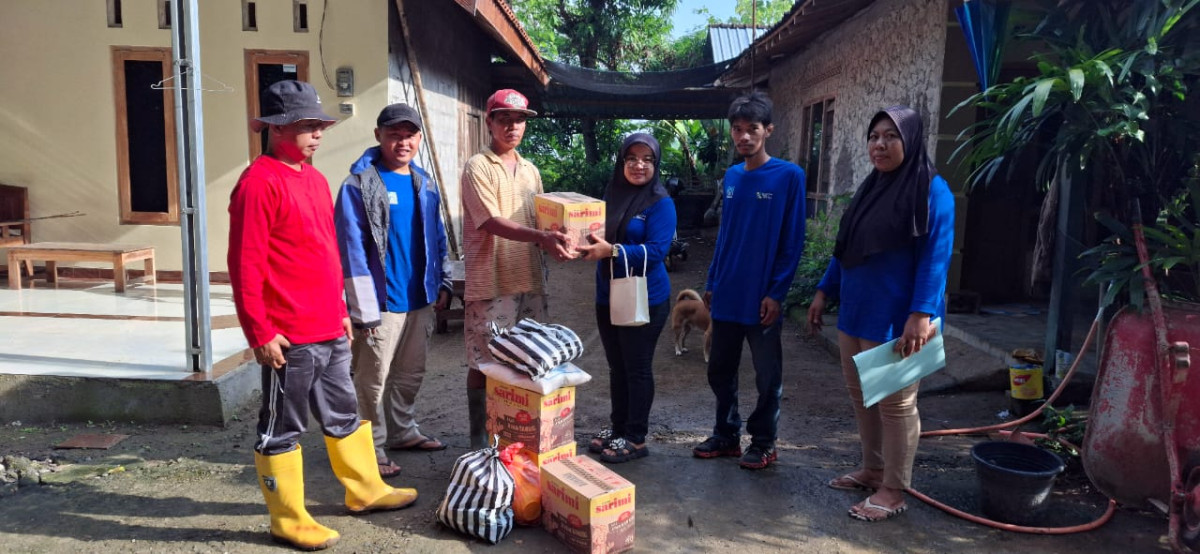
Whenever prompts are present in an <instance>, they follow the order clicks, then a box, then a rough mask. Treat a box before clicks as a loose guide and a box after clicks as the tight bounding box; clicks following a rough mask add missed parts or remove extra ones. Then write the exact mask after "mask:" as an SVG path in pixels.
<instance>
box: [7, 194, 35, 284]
mask: <svg viewBox="0 0 1200 554" xmlns="http://www.w3.org/2000/svg"><path fill="white" fill-rule="evenodd" d="M29 223H30V221H29V190H28V189H26V188H25V187H15V186H12V185H0V248H8V247H9V246H13V245H18V244H29V243H30V242H33V238H32V237H33V234H32V233H31V232H30V231H31V228H32V226H31V225H30V224H29ZM25 268H26V269H27V270H29V276H30V277H33V262H28V261H27V262H25ZM14 271H15V272H18V273H19V272H20V271H21V268H20V267H13V266H12V264H9V266H8V272H9V273H12V272H14Z"/></svg>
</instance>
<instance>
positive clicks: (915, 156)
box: [833, 106, 937, 267]
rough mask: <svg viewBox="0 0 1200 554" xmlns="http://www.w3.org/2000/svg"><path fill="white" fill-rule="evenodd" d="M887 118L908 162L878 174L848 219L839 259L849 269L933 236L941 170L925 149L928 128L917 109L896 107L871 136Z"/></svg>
mask: <svg viewBox="0 0 1200 554" xmlns="http://www.w3.org/2000/svg"><path fill="white" fill-rule="evenodd" d="M885 117H887V118H891V120H892V122H893V123H895V124H896V129H898V130H899V131H900V138H901V141H902V142H903V144H904V161H903V162H902V163H901V164H900V167H897V168H896V169H895V170H892V171H890V172H888V173H883V172H881V171H879V170H878V169H872V170H871V174H870V175H867V178H866V179H863V182H862V184H861V185H859V186H858V191H857V192H855V193H854V198H853V199H851V200H850V205H849V206H848V207H847V208H846V213H844V214H842V222H841V226H840V227H839V228H838V235H837V244H836V245H835V246H834V249H833V255H834V256H835V257H837V259H838V262H839V263H841V264H842V266H844V267H854V266H857V265H860V264H862V263H863V262H864V261H866V259H867V257H868V256H871V255H872V254H878V253H879V252H884V251H886V250H893V249H897V248H905V247H908V246H911V245H912V244H913V242H914V241H915V240H916V239H917V238H918V237H922V236H925V235H927V234H929V183H930V181H932V180H933V177H934V176H935V175H937V169H936V168H934V167H933V162H932V161H931V160H930V159H929V153H928V152H926V150H925V125H924V124H923V123H922V122H921V116H920V114H918V113H917V112H916V111H915V110H913V109H912V108H909V107H908V106H892V107H890V108H887V109H885V110H883V111H881V112H878V113H876V114H875V117H872V118H871V125H870V126H868V127H867V136H870V134H871V129H874V128H875V124H876V123H879V120H881V119H883V118H885Z"/></svg>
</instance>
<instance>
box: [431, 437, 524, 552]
mask: <svg viewBox="0 0 1200 554" xmlns="http://www.w3.org/2000/svg"><path fill="white" fill-rule="evenodd" d="M492 441H493V442H492V446H489V447H487V448H483V449H481V450H476V451H474V452H468V453H466V454H463V455H462V456H460V457H459V458H458V460H456V461H455V462H454V469H452V470H451V472H450V485H449V486H448V487H447V488H446V496H445V497H444V498H442V503H441V505H439V506H438V509H437V512H436V517H437V520H438V522H440V523H441V524H442V525H445V526H446V527H449V528H451V529H454V530H455V531H458V532H460V533H463V534H466V535H470V536H472V537H478V538H481V539H483V540H485V541H488V542H489V543H491V544H496V543H498V542H500V541H501V540H502V539H504V537H507V536H508V534H509V533H510V532H512V529H513V510H512V504H513V490H514V489H515V488H516V485H515V483H514V481H513V476H512V474H511V473H509V472H508V469H507V468H505V467H504V463H503V462H501V461H500V452H499V450H498V445H499V442H500V437H498V436H496V437H493V439H492Z"/></svg>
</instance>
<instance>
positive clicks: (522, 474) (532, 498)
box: [500, 442, 542, 525]
mask: <svg viewBox="0 0 1200 554" xmlns="http://www.w3.org/2000/svg"><path fill="white" fill-rule="evenodd" d="M522 448H525V444H524V443H520V442H514V443H512V444H510V445H508V446H506V447H504V451H503V452H501V453H500V461H501V462H502V463H504V467H505V468H507V469H508V472H509V473H510V474H512V477H513V483H514V484H515V487H514V489H513V506H512V508H513V519H514V520H516V522H517V524H518V525H538V524H539V523H541V521H542V489H541V486H540V484H539V481H540V478H541V473H540V470H539V469H538V467H537V464H536V463H534V461H533V458H531V457H530V456H529V454H526V453H525V451H523V450H521V449H522Z"/></svg>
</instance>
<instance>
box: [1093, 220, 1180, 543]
mask: <svg viewBox="0 0 1200 554" xmlns="http://www.w3.org/2000/svg"><path fill="white" fill-rule="evenodd" d="M1133 234H1134V239H1135V241H1134V242H1135V243H1136V246H1137V251H1138V258H1139V259H1140V260H1141V262H1142V265H1143V268H1142V275H1143V277H1144V278H1145V287H1146V297H1147V303H1148V305H1149V306H1150V311H1149V313H1145V314H1141V313H1137V312H1136V311H1134V310H1131V309H1129V308H1125V309H1123V310H1121V311H1120V312H1118V313H1117V315H1115V316H1114V317H1113V319H1112V321H1111V322H1110V323H1109V326H1108V331H1107V334H1106V336H1105V348H1104V353H1103V355H1102V356H1101V359H1100V369H1099V372H1098V375H1097V381H1096V387H1095V389H1094V390H1093V391H1092V400H1091V406H1090V409H1089V417H1088V428H1087V433H1086V434H1085V436H1084V439H1083V456H1082V458H1083V466H1084V469H1085V471H1087V475H1088V478H1089V479H1091V481H1092V483H1093V484H1094V485H1095V486H1096V487H1097V488H1098V489H1100V490H1101V491H1102V492H1103V493H1104V494H1106V495H1108V496H1109V497H1110V498H1112V499H1114V500H1116V501H1118V502H1121V503H1123V504H1127V505H1131V506H1141V507H1146V508H1149V507H1151V506H1153V507H1157V508H1159V509H1161V510H1163V511H1164V512H1166V513H1167V515H1168V517H1169V518H1170V523H1169V533H1168V538H1169V539H1170V541H1171V546H1172V548H1173V549H1174V550H1176V551H1177V552H1183V551H1184V550H1185V548H1186V549H1191V550H1193V551H1200V374H1198V373H1200V372H1196V371H1189V365H1190V361H1191V358H1192V355H1193V354H1200V305H1190V304H1175V303H1166V304H1164V303H1163V302H1162V300H1161V298H1160V297H1159V294H1158V287H1157V285H1156V284H1155V282H1154V279H1152V278H1151V276H1150V269H1149V267H1148V266H1147V265H1146V260H1147V259H1148V256H1147V254H1146V242H1145V238H1144V236H1143V234H1142V227H1141V225H1134V226H1133Z"/></svg>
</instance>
